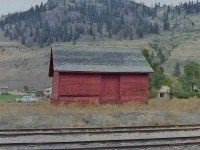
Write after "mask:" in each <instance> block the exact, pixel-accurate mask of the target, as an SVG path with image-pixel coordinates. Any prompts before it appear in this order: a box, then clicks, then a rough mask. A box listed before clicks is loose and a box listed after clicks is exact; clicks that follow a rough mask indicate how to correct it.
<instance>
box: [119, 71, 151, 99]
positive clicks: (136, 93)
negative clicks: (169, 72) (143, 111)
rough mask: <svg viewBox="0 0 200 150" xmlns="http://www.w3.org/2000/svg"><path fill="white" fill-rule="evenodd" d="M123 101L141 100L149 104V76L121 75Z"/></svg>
mask: <svg viewBox="0 0 200 150" xmlns="http://www.w3.org/2000/svg"><path fill="white" fill-rule="evenodd" d="M120 97H121V101H130V100H140V101H143V102H147V97H148V74H133V75H121V78H120Z"/></svg>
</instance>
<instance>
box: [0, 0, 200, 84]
mask: <svg viewBox="0 0 200 150" xmlns="http://www.w3.org/2000/svg"><path fill="white" fill-rule="evenodd" d="M199 11H200V4H199V3H191V2H190V3H184V4H181V5H180V6H175V7H172V6H160V5H159V4H156V5H155V7H153V8H149V7H147V6H145V5H144V4H138V3H135V2H132V1H129V0H59V1H57V0H49V1H48V2H47V3H46V4H41V5H39V6H35V7H32V8H30V9H29V10H28V11H26V12H20V13H15V14H10V15H7V16H3V17H2V18H1V19H0V28H1V30H0V53H1V55H0V70H1V71H0V84H1V85H5V86H7V85H8V86H20V87H23V86H25V85H26V86H30V87H35V88H39V87H40V88H41V87H48V86H50V80H49V78H48V61H49V51H50V46H48V45H51V44H53V43H65V44H84V45H87V44H89V45H112V46H132V47H139V48H141V49H142V48H147V49H148V50H150V52H151V53H152V58H153V59H155V60H157V61H160V62H161V64H162V66H163V67H164V69H165V71H166V72H167V73H169V74H171V75H172V74H173V71H174V68H175V64H176V63H177V62H178V63H179V64H180V66H183V65H184V63H185V62H186V61H188V60H195V61H197V62H200V61H199V60H200V52H199V47H200V44H199V43H200V40H199V39H200V16H199V13H200V12H199Z"/></svg>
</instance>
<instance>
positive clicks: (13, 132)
mask: <svg viewBox="0 0 200 150" xmlns="http://www.w3.org/2000/svg"><path fill="white" fill-rule="evenodd" d="M195 130H200V125H199V124H198V125H169V126H135V127H97V128H54V129H2V130H0V137H1V136H33V135H51V136H52V135H72V134H114V133H154V132H175V131H195Z"/></svg>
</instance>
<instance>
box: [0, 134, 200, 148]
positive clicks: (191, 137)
mask: <svg viewBox="0 0 200 150" xmlns="http://www.w3.org/2000/svg"><path fill="white" fill-rule="evenodd" d="M197 139H200V136H189V137H167V138H148V139H121V140H99V141H97V140H96V141H71V142H38V143H0V147H8V146H9V147H13V146H46V145H47V146H52V145H57V146H59V145H73V144H80V145H83V144H84V145H86V144H111V143H118V144H119V143H131V142H153V141H154V142H155V141H162V142H166V141H174V140H179V141H182V140H197ZM188 145H200V141H192V142H191V141H190V142H176V143H160V144H143V145H141V144H140V145H123V146H122V145H121V146H120V145H119V146H101V147H98V146H96V147H87V148H85V147H77V148H64V149H65V150H75V149H76V150H77V149H80V150H85V149H88V150H93V149H125V148H129V149H130V148H153V147H154V148H155V147H168V146H169V147H171V146H188ZM43 149H44V148H43ZM48 149H49V148H48ZM50 149H51V148H50ZM55 149H56V148H54V149H52V150H55ZM59 149H61V150H62V148H59Z"/></svg>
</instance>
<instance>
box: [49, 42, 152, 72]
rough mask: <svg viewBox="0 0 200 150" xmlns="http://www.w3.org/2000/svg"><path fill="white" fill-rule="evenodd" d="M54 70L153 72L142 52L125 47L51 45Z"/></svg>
mask: <svg viewBox="0 0 200 150" xmlns="http://www.w3.org/2000/svg"><path fill="white" fill-rule="evenodd" d="M52 50H53V65H54V71H63V72H74V71H75V72H76V71H78V72H107V73H111V72H112V73H116V72H124V73H125V72H129V73H132V72H134V73H135V72H139V73H144V72H153V69H152V68H151V67H150V65H149V64H148V62H147V61H146V59H145V57H144V56H143V54H142V52H141V51H140V50H138V49H135V48H127V47H99V46H67V45H53V46H52Z"/></svg>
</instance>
